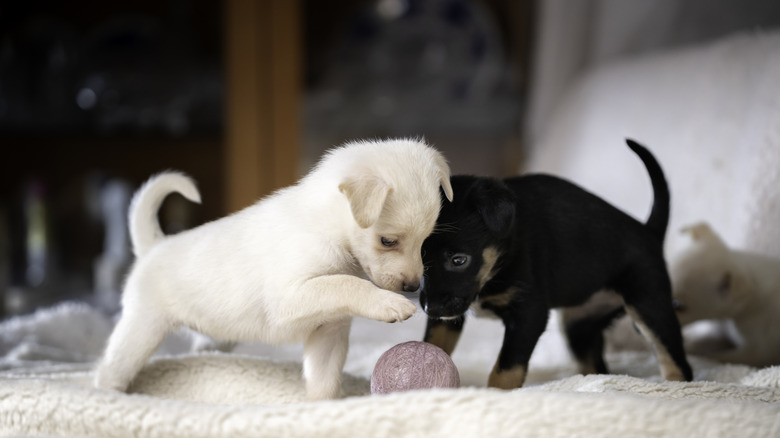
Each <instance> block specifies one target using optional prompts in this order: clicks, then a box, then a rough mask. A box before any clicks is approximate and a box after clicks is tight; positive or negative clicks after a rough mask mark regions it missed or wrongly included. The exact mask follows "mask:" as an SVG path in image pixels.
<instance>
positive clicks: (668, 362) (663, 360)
mask: <svg viewBox="0 0 780 438" xmlns="http://www.w3.org/2000/svg"><path fill="white" fill-rule="evenodd" d="M626 313H628V316H630V317H631V319H632V320H634V323H635V324H636V326H637V327H638V328H639V331H640V332H641V333H642V335H643V336H644V337H645V339H647V340H648V342H650V344H651V345H652V346H653V349H654V350H655V355H656V357H657V358H658V364H659V365H660V367H661V374H662V375H663V378H664V379H665V380H672V381H678V382H684V381H685V380H686V379H685V374H684V373H683V372H682V370H681V369H680V368H679V367H678V366H677V364H676V363H675V362H674V359H672V356H671V355H670V354H669V352H668V351H667V350H666V347H665V346H664V344H662V343H661V341H660V340H658V337H656V336H655V333H653V331H652V330H650V329H649V328H648V327H647V324H645V323H644V321H642V317H641V316H639V313H638V312H637V311H636V310H635V309H634V308H633V307H631V306H626Z"/></svg>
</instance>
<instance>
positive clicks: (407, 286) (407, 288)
mask: <svg viewBox="0 0 780 438" xmlns="http://www.w3.org/2000/svg"><path fill="white" fill-rule="evenodd" d="M418 289H420V283H418V282H416V281H415V282H409V283H407V282H404V292H417V290H418Z"/></svg>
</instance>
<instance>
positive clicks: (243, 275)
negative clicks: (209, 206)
mask: <svg viewBox="0 0 780 438" xmlns="http://www.w3.org/2000/svg"><path fill="white" fill-rule="evenodd" d="M449 173H450V171H449V167H448V165H447V163H446V161H445V159H444V157H443V156H442V155H441V154H440V153H439V152H438V151H436V150H435V149H433V148H431V147H429V146H427V145H426V144H424V143H422V142H419V141H414V140H391V141H382V142H368V141H366V142H355V143H349V144H346V145H344V146H342V147H339V148H336V149H333V150H331V151H329V152H328V153H327V154H326V155H325V156H324V157H323V159H322V160H321V161H320V162H319V163H318V165H317V166H316V167H315V168H314V169H313V170H312V171H311V172H310V173H309V174H308V175H307V176H305V177H304V178H302V179H301V180H300V181H299V182H298V183H297V184H296V185H293V186H290V187H288V188H285V189H282V190H279V191H277V192H276V193H274V194H272V195H270V196H268V197H266V198H264V199H262V200H260V201H258V202H257V203H256V204H254V205H252V206H250V207H247V208H245V209H243V210H241V211H239V212H236V213H234V214H232V215H230V216H227V217H224V218H221V219H219V220H216V221H213V222H209V223H206V224H204V225H201V226H199V227H196V228H194V229H191V230H187V231H184V232H181V233H179V234H175V235H171V236H164V235H163V233H162V231H161V230H160V226H159V224H158V222H157V219H156V215H157V210H158V209H159V207H160V204H161V203H162V201H163V199H164V198H165V197H166V196H167V195H168V194H169V193H171V192H179V193H181V194H182V195H184V196H185V197H186V198H187V199H189V200H191V201H193V202H200V195H199V193H198V191H197V189H196V187H195V184H194V182H193V181H192V180H191V179H190V178H188V177H186V176H185V175H183V174H181V173H176V172H166V173H162V174H159V175H156V176H154V177H152V178H151V179H150V180H149V181H148V182H147V183H146V184H145V185H144V186H143V187H141V188H140V189H139V190H138V192H137V193H136V195H135V197H134V198H133V201H132V204H131V207H130V213H129V219H130V236H131V240H132V243H133V249H134V252H135V254H136V257H137V259H136V262H135V264H134V266H133V268H132V270H131V272H130V274H129V276H128V278H127V282H126V285H125V288H124V292H123V297H122V315H121V318H120V320H119V322H118V323H117V326H116V327H115V329H114V331H113V333H112V334H111V337H110V338H109V340H108V345H107V347H106V351H105V353H104V356H103V358H102V359H101V361H100V363H99V364H98V367H97V371H96V376H95V385H96V386H97V387H99V388H104V389H114V390H119V391H125V390H126V389H127V387H128V385H129V384H130V383H131V382H132V380H133V378H134V377H135V376H136V374H137V373H138V372H139V371H140V369H141V368H142V366H143V365H144V363H145V362H146V360H147V359H148V358H149V357H150V356H151V355H152V353H154V351H155V350H156V349H157V347H158V345H159V344H160V342H161V341H162V340H163V338H164V337H165V335H166V334H167V333H168V332H169V331H171V330H173V329H176V328H179V327H187V328H191V329H194V330H197V331H199V332H201V333H204V334H206V335H208V336H210V337H213V338H215V339H219V340H225V341H245V340H257V341H262V342H266V343H272V344H278V343H293V342H303V343H304V361H303V374H304V378H305V380H306V392H307V397H308V398H309V399H313V400H316V399H327V398H334V397H338V396H339V394H340V389H341V373H342V369H343V366H344V361H345V360H346V356H347V349H348V339H349V327H350V323H351V318H352V317H353V316H361V317H365V318H370V319H374V320H379V321H386V322H395V321H402V320H405V319H407V318H409V317H410V316H412V315H413V314H414V313H415V311H416V306H415V304H414V303H413V302H411V301H410V300H408V299H406V298H405V297H404V296H403V295H401V294H399V293H396V292H400V291H409V292H411V291H416V290H417V289H418V288H419V286H420V282H421V278H422V275H423V263H422V258H421V246H422V243H423V240H425V238H426V237H427V236H428V235H429V234H430V233H431V232H432V231H433V227H434V224H435V222H436V217H437V216H438V214H439V209H440V207H441V201H440V199H441V198H440V195H439V187H440V186H441V187H442V188H443V190H444V193H445V194H446V196H447V198H448V199H450V200H452V188H451V186H450V182H449V176H450V175H449Z"/></svg>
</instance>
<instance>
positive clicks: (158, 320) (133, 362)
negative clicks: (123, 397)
mask: <svg viewBox="0 0 780 438" xmlns="http://www.w3.org/2000/svg"><path fill="white" fill-rule="evenodd" d="M169 329H170V325H169V324H168V322H167V321H166V319H165V318H163V317H162V316H159V315H155V314H153V313H151V312H124V313H123V314H122V316H121V318H120V319H119V322H118V323H117V325H116V327H115V328H114V331H113V332H112V333H111V336H110V337H109V339H108V345H107V347H106V351H105V353H103V358H102V359H101V361H100V363H99V364H98V367H97V370H96V372H95V386H96V387H98V388H100V389H108V390H115V391H126V390H127V387H128V386H129V385H130V383H131V382H132V381H133V378H135V376H136V374H138V372H139V371H140V370H141V368H142V367H143V366H144V363H145V362H146V360H147V359H149V357H150V356H151V355H152V353H154V351H155V350H156V349H157V347H158V346H159V345H160V343H161V342H162V340H163V338H164V337H165V335H166V334H167V332H168V330H169Z"/></svg>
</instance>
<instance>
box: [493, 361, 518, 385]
mask: <svg viewBox="0 0 780 438" xmlns="http://www.w3.org/2000/svg"><path fill="white" fill-rule="evenodd" d="M526 371H527V370H526V367H525V366H523V365H515V366H514V367H513V368H510V369H508V370H499V369H498V363H496V365H495V366H493V371H491V372H490V377H488V386H489V387H491V388H499V389H516V388H519V387H521V386H523V382H525V374H526Z"/></svg>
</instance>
